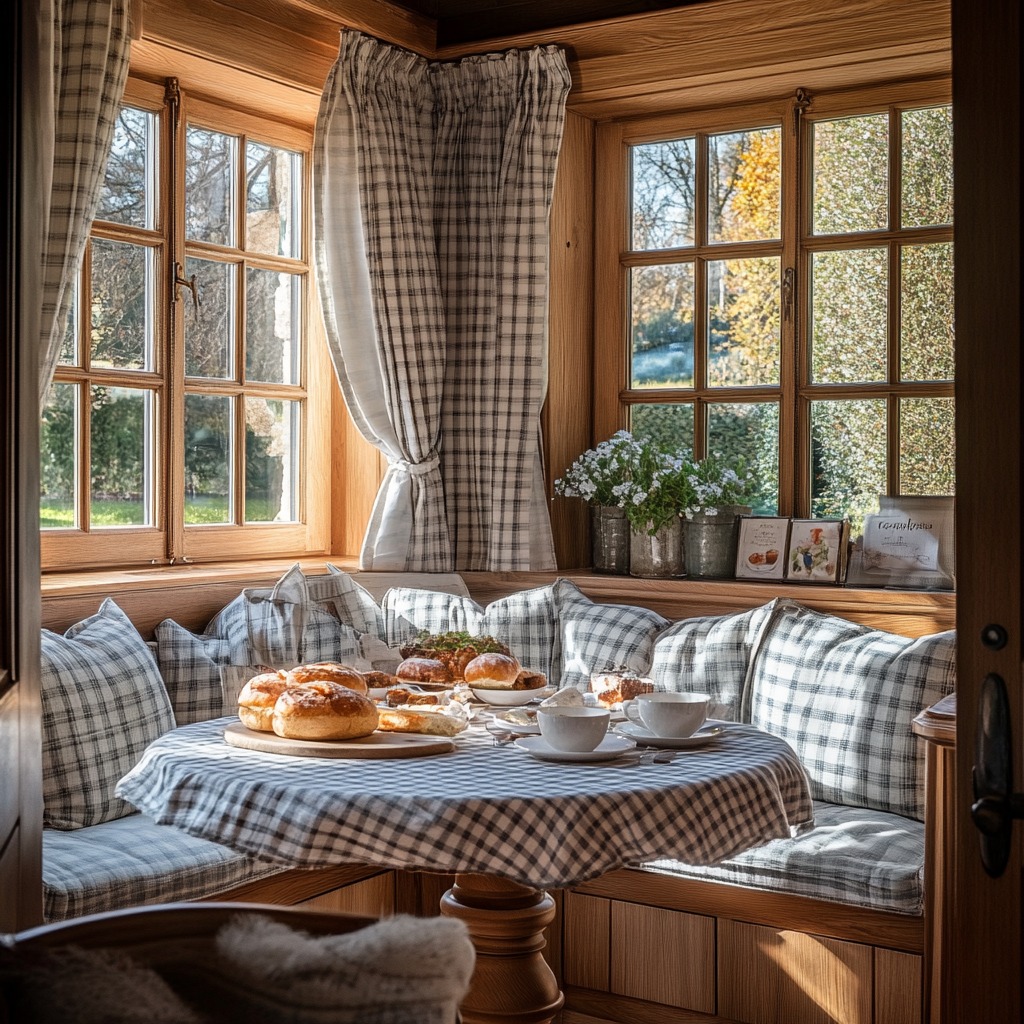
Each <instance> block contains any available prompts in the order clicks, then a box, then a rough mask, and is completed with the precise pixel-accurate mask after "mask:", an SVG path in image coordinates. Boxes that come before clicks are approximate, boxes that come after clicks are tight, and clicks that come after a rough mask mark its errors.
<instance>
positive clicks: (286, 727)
mask: <svg viewBox="0 0 1024 1024" xmlns="http://www.w3.org/2000/svg"><path fill="white" fill-rule="evenodd" d="M273 727H274V732H275V733H276V734H277V735H278V736H284V737H286V738H287V739H293V740H351V739H357V738H358V737H360V736H369V735H370V733H371V732H373V731H374V729H376V728H377V705H376V704H374V703H373V701H372V700H370V698H369V697H366V696H364V695H363V694H361V693H356V692H355V691H354V690H350V689H349V688H348V687H347V686H343V685H342V684H341V683H332V682H330V681H329V680H315V681H313V682H310V683H304V684H303V685H302V686H289V687H288V688H287V689H286V690H285V691H284V692H283V693H282V694H281V696H280V697H278V698H277V702H276V703H275V704H274V715H273Z"/></svg>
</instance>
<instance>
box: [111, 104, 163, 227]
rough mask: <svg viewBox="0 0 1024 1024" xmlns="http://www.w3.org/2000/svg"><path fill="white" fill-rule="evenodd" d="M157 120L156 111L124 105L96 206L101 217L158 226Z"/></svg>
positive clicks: (135, 225) (133, 223)
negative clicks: (156, 218) (156, 221)
mask: <svg viewBox="0 0 1024 1024" xmlns="http://www.w3.org/2000/svg"><path fill="white" fill-rule="evenodd" d="M157 123H158V120H157V116H156V115H155V114H149V113H147V112H146V111H144V110H136V109H135V108H134V107H122V108H121V112H120V114H119V115H118V118H117V123H116V124H115V125H114V142H113V145H112V146H111V148H110V155H109V157H108V158H107V169H106V174H105V176H104V179H103V191H102V192H101V194H100V202H99V206H98V208H97V210H96V218H97V219H98V220H109V221H114V222H115V223H116V224H127V225H130V226H131V227H136V228H153V227H154V226H155V214H154V211H155V209H156V196H155V194H154V192H155V189H156V174H155V172H154V168H155V167H156V140H157V138H158V135H157Z"/></svg>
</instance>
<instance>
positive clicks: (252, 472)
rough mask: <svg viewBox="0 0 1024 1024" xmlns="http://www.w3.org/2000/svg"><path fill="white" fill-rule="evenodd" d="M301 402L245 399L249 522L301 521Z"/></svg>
mask: <svg viewBox="0 0 1024 1024" xmlns="http://www.w3.org/2000/svg"><path fill="white" fill-rule="evenodd" d="M300 410H301V406H300V404H299V403H298V402H283V401H277V400H271V399H265V398H253V397H251V396H249V397H247V398H246V399H245V521H246V522H247V523H289V522H295V521H297V520H298V471H299V413H300Z"/></svg>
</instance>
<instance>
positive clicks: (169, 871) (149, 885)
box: [43, 814, 282, 923]
mask: <svg viewBox="0 0 1024 1024" xmlns="http://www.w3.org/2000/svg"><path fill="white" fill-rule="evenodd" d="M281 871H282V868H281V865H280V864H268V863H263V862H260V861H256V860H253V859H251V858H249V857H243V856H242V855H241V854H238V853H235V852H234V851H233V850H230V849H228V847H226V846H221V845H220V844H219V843H211V842H209V841H208V840H206V839H197V838H195V837H193V836H190V835H188V834H187V833H185V832H181V831H179V830H178V829H174V828H171V827H170V826H169V825H157V824H156V822H154V821H153V820H152V818H147V817H146V816H145V815H142V814H132V815H129V816H127V817H124V818H116V819H115V820H113V821H107V822H103V824H101V825H92V826H90V827H88V828H80V829H76V830H75V831H73V832H64V831H60V830H58V829H49V828H48V829H44V830H43V896H44V901H43V918H44V920H45V921H46V922H47V923H49V922H51V921H63V920H66V919H67V918H71V917H80V916H82V915H83V914H95V913H99V912H101V911H107V910H116V909H119V908H121V907H133V906H139V905H142V904H153V903H169V902H171V901H174V900H192V899H198V898H200V897H204V896H216V895H217V894H218V893H222V892H227V891H228V890H229V889H233V888H234V887H235V886H237V885H242V884H244V883H246V882H251V881H255V880H257V879H260V878H266V877H268V876H269V875H275V874H279V873H280V872H281Z"/></svg>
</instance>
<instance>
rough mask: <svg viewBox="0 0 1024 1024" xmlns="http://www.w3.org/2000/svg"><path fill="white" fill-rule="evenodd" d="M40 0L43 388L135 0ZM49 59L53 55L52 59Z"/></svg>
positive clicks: (106, 143)
mask: <svg viewBox="0 0 1024 1024" xmlns="http://www.w3.org/2000/svg"><path fill="white" fill-rule="evenodd" d="M30 6H34V8H35V17H36V19H37V20H36V30H37V32H38V36H39V40H40V50H39V53H40V69H39V71H40V74H41V75H44V76H47V77H48V79H49V81H48V82H47V83H45V84H46V87H45V88H44V89H43V90H42V93H41V95H42V98H43V101H44V103H45V101H47V100H52V106H47V107H46V108H45V109H41V110H39V111H38V112H37V116H38V132H39V134H38V139H39V145H40V147H41V148H42V150H43V161H42V162H43V165H44V166H45V167H46V168H47V170H48V172H49V177H48V179H47V180H44V181H43V182H42V183H41V186H42V189H43V195H44V197H48V200H49V202H48V209H47V212H46V214H45V223H44V225H43V266H42V306H41V317H40V349H39V393H40V398H41V399H42V398H44V397H45V395H46V390H47V388H49V386H50V381H51V380H53V371H54V368H55V367H56V365H57V362H58V360H59V358H60V349H61V344H62V343H63V341H64V331H65V327H66V325H67V317H68V312H69V310H70V308H71V301H72V298H73V295H74V290H75V289H74V285H75V278H76V277H77V276H78V270H79V268H80V266H81V264H82V254H83V252H84V251H85V243H86V240H87V239H88V237H89V229H90V227H91V225H92V221H93V217H94V216H95V213H96V207H97V205H98V204H99V199H100V191H101V189H102V186H103V174H104V172H105V170H106V166H107V156H108V155H109V153H110V146H111V143H112V142H113V138H114V126H115V124H116V122H117V113H118V107H119V105H120V102H121V96H122V93H123V91H124V83H125V79H126V78H127V76H128V56H129V49H130V47H131V31H130V26H129V15H130V10H129V8H130V0H40V2H39V3H38V4H36V5H30ZM47 57H49V60H47Z"/></svg>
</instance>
